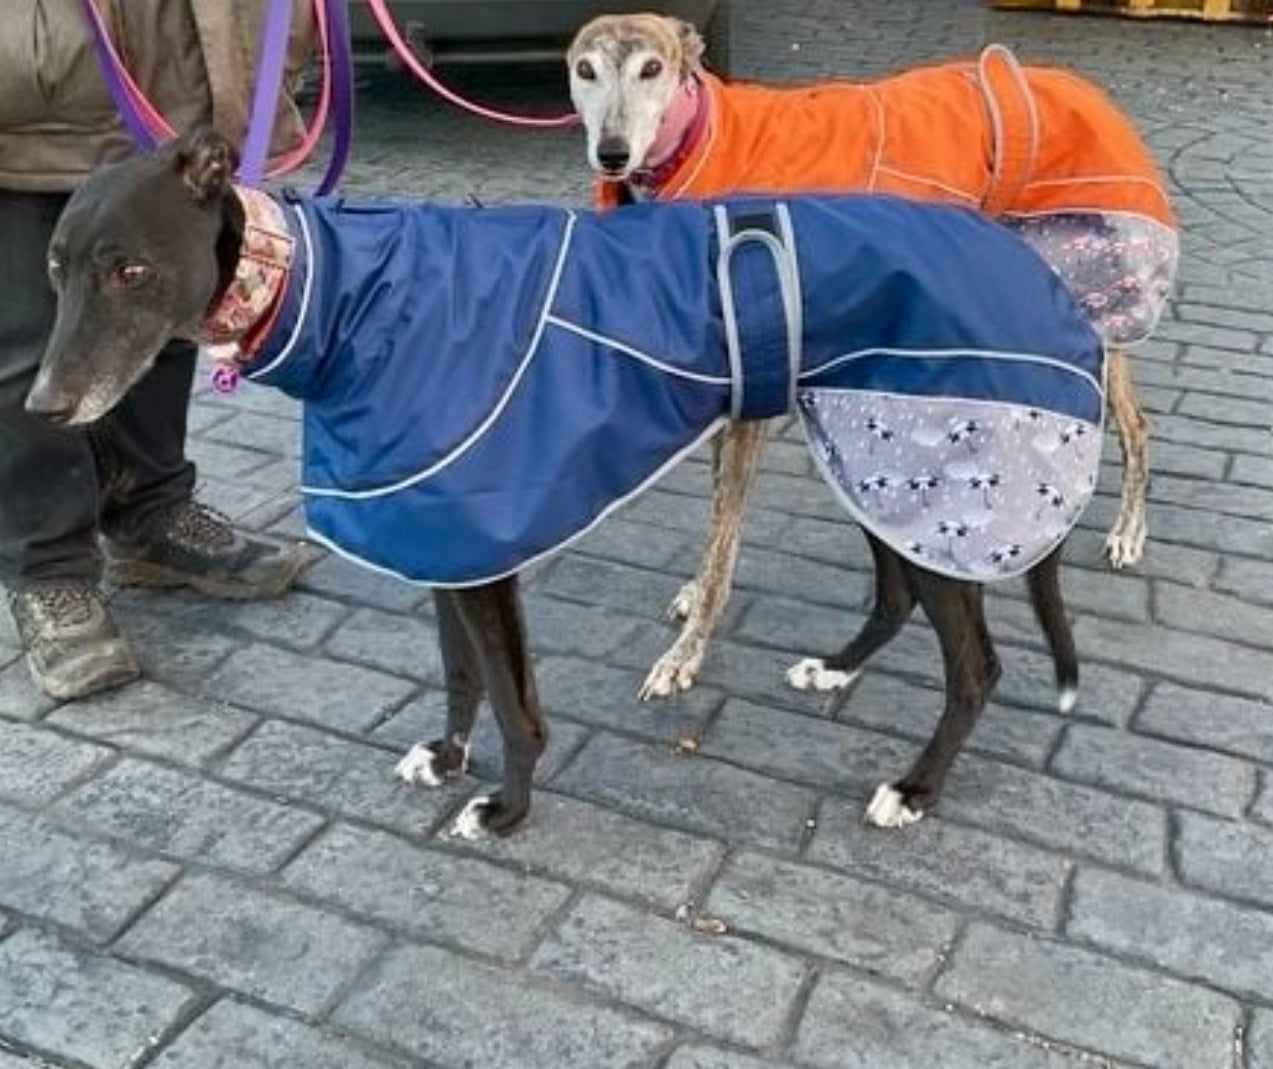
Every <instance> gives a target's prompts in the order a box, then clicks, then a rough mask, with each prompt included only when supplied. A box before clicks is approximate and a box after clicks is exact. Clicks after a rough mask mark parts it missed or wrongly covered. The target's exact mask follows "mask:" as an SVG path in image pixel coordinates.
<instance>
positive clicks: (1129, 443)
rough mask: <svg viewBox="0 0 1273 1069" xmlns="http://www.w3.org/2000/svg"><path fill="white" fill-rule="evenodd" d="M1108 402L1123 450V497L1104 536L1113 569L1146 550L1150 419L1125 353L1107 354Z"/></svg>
mask: <svg viewBox="0 0 1273 1069" xmlns="http://www.w3.org/2000/svg"><path fill="white" fill-rule="evenodd" d="M1107 360H1108V365H1109V367H1108V372H1107V375H1106V381H1107V390H1108V396H1107V403H1108V405H1109V414H1110V418H1111V419H1112V420H1113V421H1114V426H1115V427H1116V428H1117V429H1118V442H1119V445H1120V446H1121V447H1122V451H1123V485H1122V500H1121V502H1120V504H1119V510H1118V519H1117V520H1115V521H1114V526H1113V527H1112V528H1111V529H1110V532H1109V535H1108V537H1106V539H1105V556H1106V557H1108V558H1109V562H1110V564H1111V565H1113V566H1114V567H1115V568H1123V567H1126V566H1127V565H1130V564H1135V563H1136V562H1137V561H1139V560H1140V558H1141V556H1142V555H1143V554H1144V552H1145V537H1146V533H1147V524H1146V520H1145V493H1146V489H1147V487H1148V484H1149V421H1148V420H1147V419H1146V418H1145V413H1144V412H1143V411H1142V409H1141V407H1140V401H1139V400H1138V399H1137V397H1136V388H1135V386H1134V385H1133V384H1132V379H1131V372H1130V371H1129V370H1128V360H1127V355H1126V354H1125V353H1124V352H1123V351H1122V350H1120V349H1111V350H1109V353H1108V355H1107Z"/></svg>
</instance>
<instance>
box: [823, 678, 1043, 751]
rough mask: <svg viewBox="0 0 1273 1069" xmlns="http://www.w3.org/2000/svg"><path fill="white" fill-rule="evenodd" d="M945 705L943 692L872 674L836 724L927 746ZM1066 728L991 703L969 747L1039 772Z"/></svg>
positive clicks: (854, 693)
mask: <svg viewBox="0 0 1273 1069" xmlns="http://www.w3.org/2000/svg"><path fill="white" fill-rule="evenodd" d="M805 700H806V701H808V700H809V699H808V698H807V697H806V699H805ZM942 704H943V692H942V691H941V690H940V689H939V688H937V687H935V686H919V685H917V684H914V683H908V682H906V681H905V680H901V679H898V678H896V677H894V676H890V675H885V674H884V673H882V672H871V671H868V672H866V674H865V675H863V676H862V679H861V681H860V682H859V683H858V686H857V689H856V690H854V692H853V696H852V697H851V698H850V699H849V701H848V702H847V704H845V706H844V708H843V709H842V710H841V711H840V712H839V713H838V714H837V719H839V720H844V721H848V722H849V723H853V724H861V725H863V726H865V727H871V728H882V729H883V730H885V731H896V732H899V733H901V734H904V735H906V736H908V737H909V738H912V739H914V740H916V741H918V742H921V743H926V742H927V741H928V740H929V739H930V738H932V735H933V731H934V730H935V729H936V727H937V721H938V719H939V717H940V715H941V709H942ZM1064 723H1065V721H1064V720H1062V719H1060V718H1059V717H1055V716H1043V715H1040V714H1038V713H1035V712H1031V711H1029V710H1026V709H1021V708H1018V707H1016V706H1007V705H1000V704H998V703H997V702H991V703H990V704H989V705H987V706H986V708H985V710H984V711H983V712H982V714H981V719H979V720H978V721H977V727H976V729H975V730H974V731H973V733H972V735H971V736H970V737H969V739H968V742H967V743H966V746H967V748H968V749H969V750H970V751H973V752H979V753H985V754H989V755H991V756H994V757H1006V758H1008V759H1009V760H1012V761H1015V762H1017V763H1019V764H1025V765H1030V766H1032V767H1036V768H1039V767H1042V765H1043V764H1044V762H1045V761H1046V760H1047V758H1048V756H1049V755H1050V754H1051V753H1052V751H1053V749H1055V747H1056V740H1057V737H1058V736H1059V735H1060V734H1061V728H1062V727H1063V726H1064ZM881 771H882V770H881Z"/></svg>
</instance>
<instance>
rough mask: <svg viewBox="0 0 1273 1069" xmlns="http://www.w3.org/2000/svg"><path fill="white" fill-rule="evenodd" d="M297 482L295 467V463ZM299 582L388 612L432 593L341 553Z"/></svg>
mask: <svg viewBox="0 0 1273 1069" xmlns="http://www.w3.org/2000/svg"><path fill="white" fill-rule="evenodd" d="M292 471H293V475H292V479H291V480H290V481H289V485H291V484H292V483H293V482H295V467H294V465H293V466H292ZM297 586H298V587H299V588H300V589H302V590H312V591H313V592H315V593H317V594H324V595H328V596H331V597H337V598H342V599H345V600H349V601H355V602H357V603H358V604H360V605H366V606H371V607H374V608H377V609H384V610H386V611H389V612H409V611H410V610H411V609H413V608H415V607H416V606H417V605H419V604H420V603H421V602H422V601H425V600H427V599H428V597H429V595H428V592H427V591H426V590H424V589H423V588H422V587H418V586H413V585H412V584H410V583H404V582H402V581H401V580H398V579H393V578H391V577H389V576H385V575H377V574H376V573H375V572H372V571H368V570H367V569H366V568H360V567H359V566H358V565H356V564H353V563H351V562H349V561H347V560H345V559H344V558H342V557H337V556H334V555H333V556H328V557H324V558H323V559H322V560H320V561H319V562H318V563H317V564H315V565H313V566H312V567H310V568H307V569H306V570H305V571H304V572H303V573H302V574H301V577H300V580H299V581H298V583H297Z"/></svg>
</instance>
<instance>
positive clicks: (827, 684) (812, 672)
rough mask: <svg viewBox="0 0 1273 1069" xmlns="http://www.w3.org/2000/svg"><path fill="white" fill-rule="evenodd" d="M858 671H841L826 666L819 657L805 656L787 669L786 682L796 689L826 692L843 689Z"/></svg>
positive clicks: (857, 674) (856, 675)
mask: <svg viewBox="0 0 1273 1069" xmlns="http://www.w3.org/2000/svg"><path fill="white" fill-rule="evenodd" d="M860 674H861V673H860V672H841V671H839V670H838V669H835V668H828V667H827V663H826V661H824V660H823V659H822V658H821V657H806V658H805V659H804V660H803V661H800V662H799V663H798V664H793V665H792V666H791V667H790V668H788V669H787V682H788V683H789V684H790V685H791V686H793V687H795V689H796V690H814V691H818V692H819V693H826V692H827V691H832V690H843V689H844V688H845V687H847V686H848V685H849V684H850V683H852V682H853V681H854V680H855V679H857V677H858V676H859V675H860Z"/></svg>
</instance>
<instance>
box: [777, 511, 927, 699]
mask: <svg viewBox="0 0 1273 1069" xmlns="http://www.w3.org/2000/svg"><path fill="white" fill-rule="evenodd" d="M863 534H865V535H866V541H867V544H868V545H869V546H870V547H871V557H872V559H873V560H874V561H875V604H874V605H872V606H871V615H870V616H868V617H867V619H866V623H864V624H863V625H862V629H861V630H860V631H859V632H858V633H857V634H856V635H855V636H854V637H853V639H852V640H851V641H850V642H849V644H848V645H847V646H845V647H844V649H842V650H840V652H839V653H835V654H832V655H831V656H830V657H806V658H805V659H804V660H802V661H799V662H798V663H796V664H794V665H792V666H791V667H790V668H788V669H787V682H788V683H790V684H791V685H792V686H793V687H795V688H796V690H817V691H842V692H843V691H847V690H848V688H850V687H852V686H853V685H854V684H855V683H856V682H857V679H858V677H859V676H860V675H861V674H862V666H863V665H864V664H866V662H867V660H868V659H869V658H870V657H871V656H872V654H874V653H875V652H876V651H877V650H879V649H881V648H882V647H883V646H884V645H886V644H887V643H888V642H890V641H892V639H893V638H894V637H895V636H896V635H897V633H898V632H899V631H900V630H901V629H902V627H903V625H904V624H905V623H906V621H907V620H909V619H910V616H911V612H912V611H913V610H914V608H915V591H914V590H913V589H912V588H911V583H910V578H909V574H908V572H909V570H908V568H907V565H906V561H905V560H903V559H902V557H900V556H899V555H898V554H897V553H896V552H894V551H893V550H892V549H890V548H889V547H888V545H887V544H885V543H884V542H882V541H881V540H880V539H878V538H876V537H875V535H873V534H871V533H870V532H869V531H864V532H863Z"/></svg>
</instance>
